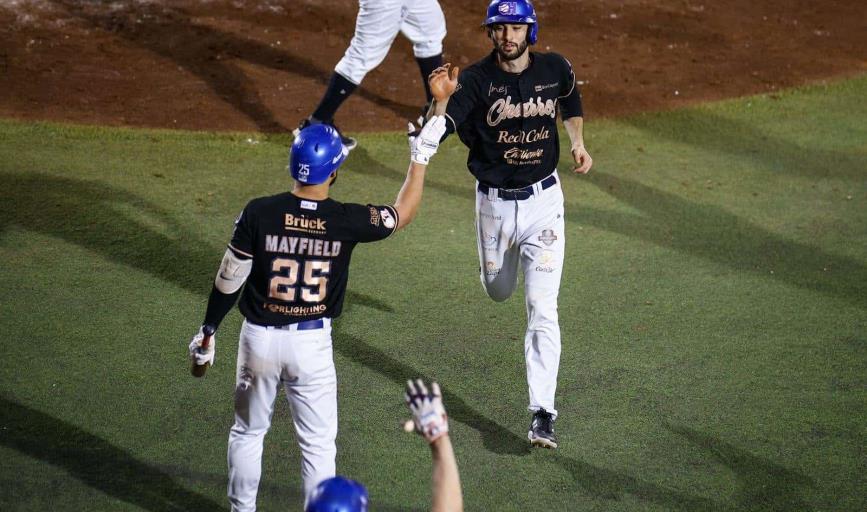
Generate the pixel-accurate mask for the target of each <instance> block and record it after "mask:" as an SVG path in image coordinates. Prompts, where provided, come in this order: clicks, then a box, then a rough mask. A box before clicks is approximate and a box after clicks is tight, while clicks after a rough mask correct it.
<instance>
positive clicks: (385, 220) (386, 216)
mask: <svg viewBox="0 0 867 512" xmlns="http://www.w3.org/2000/svg"><path fill="white" fill-rule="evenodd" d="M379 215H380V216H381V217H382V225H383V226H385V227H387V228H388V229H394V226H395V220H394V217H393V216H392V215H391V212H390V211H389V210H388V208H382V209H380V210H379Z"/></svg>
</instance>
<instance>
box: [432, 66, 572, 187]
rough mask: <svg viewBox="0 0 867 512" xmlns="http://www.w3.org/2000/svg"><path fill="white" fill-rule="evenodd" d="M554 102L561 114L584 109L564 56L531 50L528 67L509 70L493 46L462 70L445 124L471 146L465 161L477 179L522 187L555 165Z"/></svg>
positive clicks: (557, 151)
mask: <svg viewBox="0 0 867 512" xmlns="http://www.w3.org/2000/svg"><path fill="white" fill-rule="evenodd" d="M558 107H559V110H560V114H561V116H562V118H563V119H569V118H571V117H575V116H581V115H583V113H582V110H581V95H580V92H579V91H578V88H577V84H576V83H575V75H574V73H573V72H572V65H571V64H570V63H569V61H568V60H566V59H565V58H564V57H562V56H560V55H558V54H556V53H536V52H530V65H529V67H527V69H525V70H524V71H523V72H521V73H507V72H506V71H503V70H502V69H500V67H499V66H498V65H497V56H496V52H491V54H490V55H489V56H488V57H486V58H484V59H482V60H480V61H479V62H477V63H475V64H473V65H471V66H469V67H468V68H467V69H465V70H464V71H462V72H461V74H460V76H459V77H458V87H457V89H456V90H455V93H454V94H453V95H452V97H451V98H450V99H449V103H448V106H447V108H446V119H447V124H446V126H447V129H448V131H449V132H450V133H451V132H454V131H457V134H458V136H459V137H460V139H461V141H462V142H463V143H464V144H466V146H467V147H468V148H469V149H470V152H469V156H468V157H467V167H468V168H469V170H470V172H471V173H472V174H473V176H475V177H476V179H477V180H479V182H481V183H484V184H485V185H488V186H490V187H494V188H507V189H514V188H522V187H525V186H527V185H530V184H532V183H535V182H537V181H539V180H541V179H543V178H545V177H546V176H548V175H549V174H551V173H552V172H554V169H555V168H556V166H557V161H558V159H559V158H560V145H559V139H558V134H557V110H558Z"/></svg>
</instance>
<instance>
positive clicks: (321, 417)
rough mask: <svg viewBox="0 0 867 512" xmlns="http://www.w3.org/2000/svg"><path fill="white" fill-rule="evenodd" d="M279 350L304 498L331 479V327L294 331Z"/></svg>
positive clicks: (334, 451) (334, 405) (334, 391)
mask: <svg viewBox="0 0 867 512" xmlns="http://www.w3.org/2000/svg"><path fill="white" fill-rule="evenodd" d="M293 334H295V336H294V337H293V338H292V342H291V343H286V344H285V345H284V346H283V347H281V354H280V358H281V360H282V361H284V363H285V369H284V373H283V386H284V389H285V391H286V398H287V399H288V400H289V406H290V408H291V409H292V420H293V423H294V425H295V435H296V437H297V440H298V446H299V447H300V449H301V478H302V480H303V485H304V496H305V498H304V499H305V506H306V501H307V497H308V496H310V493H311V492H312V491H313V490H314V489H315V488H316V485H317V484H318V483H319V482H321V481H322V480H325V479H326V478H331V477H332V476H334V475H335V458H336V456H337V445H336V444H335V439H336V438H337V373H336V371H335V369H334V359H333V355H332V347H331V327H330V326H326V327H325V328H322V329H315V330H311V331H297V332H296V333H293Z"/></svg>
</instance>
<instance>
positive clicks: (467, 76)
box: [446, 70, 479, 134]
mask: <svg viewBox="0 0 867 512" xmlns="http://www.w3.org/2000/svg"><path fill="white" fill-rule="evenodd" d="M478 97H479V90H478V82H477V80H476V76H475V74H474V73H473V72H472V71H470V70H465V71H463V72H462V73H461V74H460V75H459V76H458V86H457V88H455V92H454V94H452V96H451V98H449V103H448V105H447V106H446V133H447V134H448V133H454V132H456V131H457V129H458V127H459V126H460V125H461V124H463V122H464V121H465V120H466V119H467V116H469V115H470V113H471V112H472V111H473V109H474V108H475V107H476V105H477V104H478Z"/></svg>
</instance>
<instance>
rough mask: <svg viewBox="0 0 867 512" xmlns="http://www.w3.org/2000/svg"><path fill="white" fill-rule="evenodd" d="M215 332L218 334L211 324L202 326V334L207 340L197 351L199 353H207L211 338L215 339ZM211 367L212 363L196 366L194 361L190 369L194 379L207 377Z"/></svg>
mask: <svg viewBox="0 0 867 512" xmlns="http://www.w3.org/2000/svg"><path fill="white" fill-rule="evenodd" d="M214 332H216V329H215V328H214V326H212V325H209V324H205V325H203V326H202V334H204V335H205V339H203V340H202V345H201V347H199V348H198V349H197V350H198V351H199V352H206V351H207V350H208V346H210V344H211V338H213V337H214ZM209 366H211V363H205V364H196V361H195V359H194V360H193V364H192V367H191V368H190V373H192V374H193V377H201V376H203V375H205V372H206V371H208V367H209Z"/></svg>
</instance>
